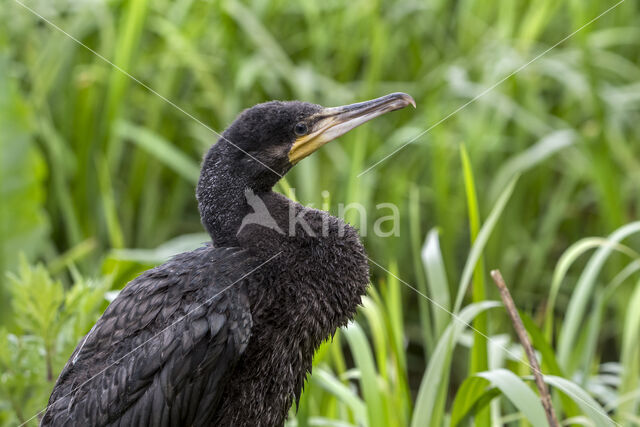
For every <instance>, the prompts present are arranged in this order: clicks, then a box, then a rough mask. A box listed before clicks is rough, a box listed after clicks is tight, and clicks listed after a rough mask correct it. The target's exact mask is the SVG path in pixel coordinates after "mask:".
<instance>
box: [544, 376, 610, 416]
mask: <svg viewBox="0 0 640 427" xmlns="http://www.w3.org/2000/svg"><path fill="white" fill-rule="evenodd" d="M544 380H545V382H546V383H547V384H549V385H550V386H553V387H555V388H557V389H558V390H560V391H562V392H563V393H565V394H566V395H567V396H569V397H570V398H571V399H573V401H574V402H576V403H577V404H578V406H579V407H580V409H582V412H584V414H585V415H586V416H587V418H589V420H591V421H592V422H594V423H595V425H596V427H610V426H614V425H615V423H614V422H613V421H612V420H611V418H609V416H608V415H607V414H606V413H605V412H604V410H603V409H602V407H601V406H600V404H598V402H596V401H595V400H594V399H593V398H592V397H591V396H590V395H589V393H587V392H586V391H584V390H583V389H582V388H580V387H579V386H578V385H577V384H575V383H573V382H571V381H569V380H567V379H565V378H561V377H557V376H555V375H545V376H544Z"/></svg>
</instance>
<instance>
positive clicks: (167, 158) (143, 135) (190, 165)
mask: <svg viewBox="0 0 640 427" xmlns="http://www.w3.org/2000/svg"><path fill="white" fill-rule="evenodd" d="M117 129H118V134H119V135H120V136H121V137H122V138H125V139H127V140H129V141H131V142H133V143H134V144H136V145H137V146H138V147H140V148H142V149H143V150H145V151H146V152H147V153H149V154H151V155H152V156H154V157H155V158H156V159H158V160H160V161H161V162H162V163H164V164H165V165H166V166H167V167H168V168H170V169H172V170H173V171H174V172H176V173H177V174H178V175H180V176H181V177H183V178H184V179H186V180H187V181H189V182H192V183H194V184H195V183H197V182H198V177H199V176H200V166H199V165H198V163H197V162H195V161H194V160H193V159H191V158H190V157H189V156H187V155H186V154H184V153H183V152H182V151H180V150H179V149H178V148H176V147H175V146H174V145H173V144H172V143H171V142H169V141H167V140H166V139H164V138H162V137H161V136H160V135H157V134H155V133H154V132H152V131H150V130H149V129H147V128H144V127H142V126H137V125H134V124H133V123H129V122H126V121H121V122H119V124H118V128H117Z"/></svg>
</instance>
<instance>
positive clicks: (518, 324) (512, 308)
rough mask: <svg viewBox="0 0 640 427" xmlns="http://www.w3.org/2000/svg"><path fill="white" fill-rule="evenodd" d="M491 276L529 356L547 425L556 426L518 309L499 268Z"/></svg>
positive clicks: (549, 396) (540, 373) (547, 391)
mask: <svg viewBox="0 0 640 427" xmlns="http://www.w3.org/2000/svg"><path fill="white" fill-rule="evenodd" d="M491 277H492V278H493V281H494V282H495V283H496V286H497V287H498V289H499V290H500V297H502V302H504V307H505V308H506V309H507V313H509V317H510V318H511V323H513V327H514V329H515V330H516V333H517V334H518V338H519V339H520V342H521V343H522V346H523V347H524V351H525V353H526V354H527V357H528V358H529V363H530V367H531V370H532V371H533V377H534V378H535V380H536V386H537V387H538V391H539V392H540V398H541V399H542V406H543V407H544V411H545V413H546V414H547V421H548V422H549V426H550V427H558V419H557V418H556V413H555V411H554V410H553V406H552V405H551V395H550V394H549V389H548V388H547V383H545V382H544V380H543V379H542V372H541V371H540V365H539V364H538V359H536V355H535V353H534V351H533V345H531V340H530V339H529V335H527V331H526V329H525V328H524V324H523V323H522V319H521V318H520V315H519V314H518V310H517V309H516V305H515V304H514V302H513V298H511V294H510V293H509V289H508V288H507V285H506V284H505V283H504V279H503V278H502V274H500V270H492V271H491Z"/></svg>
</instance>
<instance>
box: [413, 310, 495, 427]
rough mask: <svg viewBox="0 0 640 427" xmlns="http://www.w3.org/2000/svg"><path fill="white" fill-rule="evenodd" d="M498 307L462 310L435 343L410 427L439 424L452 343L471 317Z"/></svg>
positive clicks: (447, 381) (458, 336) (449, 366)
mask: <svg viewBox="0 0 640 427" xmlns="http://www.w3.org/2000/svg"><path fill="white" fill-rule="evenodd" d="M500 305H501V304H500V303H498V302H496V301H484V302H480V303H475V304H471V305H469V306H467V307H465V308H464V309H463V310H462V311H461V312H460V314H459V315H457V316H456V317H455V318H454V320H452V322H451V323H450V324H449V326H448V327H447V329H446V330H445V332H444V334H442V337H441V338H440V340H439V341H438V344H437V346H436V349H435V351H434V352H433V355H432V357H431V360H429V365H428V366H427V370H426V371H425V373H424V376H423V377H422V381H421V382H420V388H419V390H418V396H417V398H416V403H415V407H414V410H413V417H412V420H411V426H412V427H421V426H424V425H425V424H427V425H432V426H439V425H440V423H441V422H442V419H443V415H444V414H443V411H444V409H443V407H444V401H443V399H444V397H445V394H446V390H447V387H448V384H449V370H450V368H451V357H452V355H453V349H454V347H455V344H456V343H457V342H458V339H459V338H460V335H461V334H462V331H463V330H464V329H465V327H466V326H468V325H469V322H471V321H472V320H473V318H474V317H476V316H477V315H478V314H479V313H482V312H483V311H485V310H488V309H490V308H495V307H499V306H500Z"/></svg>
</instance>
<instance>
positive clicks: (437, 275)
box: [422, 229, 451, 338]
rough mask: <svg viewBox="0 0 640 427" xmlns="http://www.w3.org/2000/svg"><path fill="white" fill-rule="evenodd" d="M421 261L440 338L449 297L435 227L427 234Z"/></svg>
mask: <svg viewBox="0 0 640 427" xmlns="http://www.w3.org/2000/svg"><path fill="white" fill-rule="evenodd" d="M422 263H423V264H424V270H425V272H426V274H427V278H428V286H429V294H430V297H431V299H432V300H433V301H435V303H437V305H438V306H437V307H433V308H432V310H431V311H432V312H433V317H434V321H435V329H436V334H435V335H436V337H437V338H440V336H441V335H442V333H443V332H444V330H445V329H446V327H447V324H448V323H449V319H450V317H451V315H450V314H449V311H450V310H451V297H450V296H449V283H448V281H447V273H446V271H445V268H444V261H443V259H442V252H441V250H440V242H439V240H438V230H436V229H432V230H431V231H429V234H427V239H426V240H425V242H424V246H423V247H422Z"/></svg>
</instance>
